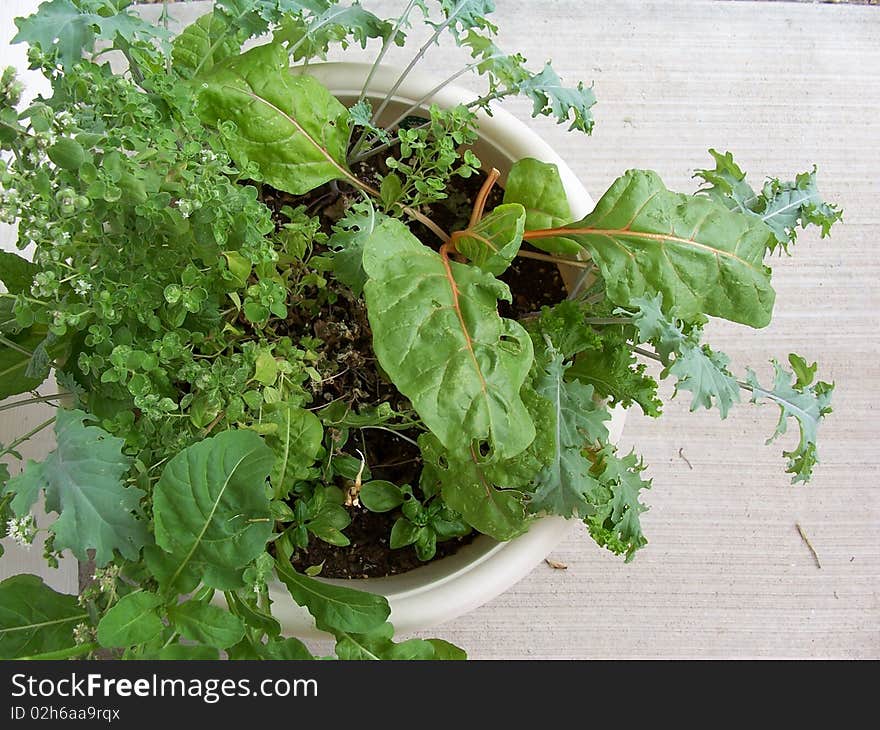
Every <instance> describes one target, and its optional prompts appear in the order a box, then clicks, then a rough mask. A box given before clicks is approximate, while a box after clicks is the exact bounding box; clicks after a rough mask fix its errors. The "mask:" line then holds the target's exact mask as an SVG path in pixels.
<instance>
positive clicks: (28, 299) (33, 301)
mask: <svg viewBox="0 0 880 730" xmlns="http://www.w3.org/2000/svg"><path fill="white" fill-rule="evenodd" d="M0 297H3V298H4V299H24V301H26V302H30V303H31V304H39V305H40V306H41V307H46V306H48V305H47V304H46V302H41V301H40V300H39V299H33V298H32V297H26V296H25V295H24V294H10V293H9V292H5V291H4V292H0Z"/></svg>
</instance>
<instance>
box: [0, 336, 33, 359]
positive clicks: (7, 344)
mask: <svg viewBox="0 0 880 730" xmlns="http://www.w3.org/2000/svg"><path fill="white" fill-rule="evenodd" d="M0 345H3V346H4V347H8V348H9V349H10V350H15V351H16V352H19V353H21V354H22V355H26V356H27V357H33V356H34V353H32V352H31V351H30V350H26V349H25V348H23V347H22V346H21V345H19V344H17V343H15V342H13V341H12V340H7V339H6V338H5V337H3V336H2V335H0Z"/></svg>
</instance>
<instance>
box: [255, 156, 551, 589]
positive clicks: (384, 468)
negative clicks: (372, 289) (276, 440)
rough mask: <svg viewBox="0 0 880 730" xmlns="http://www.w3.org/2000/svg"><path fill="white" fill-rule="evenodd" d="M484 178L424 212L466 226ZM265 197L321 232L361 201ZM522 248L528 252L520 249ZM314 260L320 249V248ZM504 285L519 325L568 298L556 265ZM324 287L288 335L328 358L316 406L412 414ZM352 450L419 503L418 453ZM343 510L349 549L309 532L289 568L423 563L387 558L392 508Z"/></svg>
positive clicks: (385, 447) (273, 193)
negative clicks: (316, 220) (301, 214)
mask: <svg viewBox="0 0 880 730" xmlns="http://www.w3.org/2000/svg"><path fill="white" fill-rule="evenodd" d="M379 164H381V163H379ZM355 172H356V173H357V174H358V176H359V177H360V178H361V179H363V180H367V181H369V182H371V184H372V183H373V182H375V180H374V179H373V178H375V176H376V174H377V172H378V170H376V169H370V168H369V167H364V168H361V169H357V170H355ZM484 180H485V176H484V175H482V174H480V175H473V176H471V177H470V178H467V179H464V178H458V177H455V178H453V179H452V182H451V189H450V190H448V195H449V197H448V198H446V199H445V200H442V201H439V202H437V203H435V204H434V205H432V206H431V207H430V210H429V211H423V212H426V214H427V215H428V217H429V218H431V219H432V220H433V221H434V222H435V223H437V225H439V226H440V227H441V228H442V229H443V230H445V231H448V232H452V231H455V230H461V229H463V228H465V227H466V226H467V223H468V218H469V217H470V212H471V204H472V201H473V200H474V199H475V197H476V195H477V193H478V192H479V190H480V186H481V185H482V183H483V181H484ZM261 196H262V200H263V202H264V203H266V205H268V206H269V207H270V208H271V209H272V210H273V211H274V212H275V215H276V220H277V221H278V222H279V224H280V223H283V222H284V221H286V218H285V217H284V216H282V215H281V212H280V211H281V209H282V207H283V206H285V205H290V206H291V207H296V206H297V205H305V206H306V207H307V209H308V211H309V213H310V214H312V215H318V216H319V217H320V219H321V221H322V227H323V230H324V232H325V233H327V234H329V233H330V232H331V227H332V225H333V223H334V222H335V221H337V220H338V219H339V218H340V217H342V215H344V211H345V209H346V207H347V206H348V204H350V203H351V202H353V201H355V200H358V199H359V196H356V195H355V194H353V193H349V192H347V190H346V189H345V187H344V186H340V187H339V188H336V187H334V186H333V185H332V184H327V185H324V186H322V187H320V188H318V189H316V190H313V191H311V192H310V193H308V194H307V195H304V196H293V195H289V194H287V193H284V192H280V191H277V190H274V189H272V188H269V187H267V186H264V187H263V190H262V192H261ZM502 196H503V191H502V190H501V189H500V188H499V187H497V186H496V187H495V188H494V189H493V190H492V192H491V194H490V196H489V199H488V201H487V205H486V210H491V209H492V208H493V207H494V206H496V205H498V204H499V203H501V200H502ZM410 227H411V230H412V231H413V233H414V234H415V235H416V236H417V237H418V238H419V240H421V241H423V242H425V243H426V244H428V245H431V246H434V247H436V248H439V244H440V242H439V241H438V240H437V238H436V236H435V235H434V234H433V233H431V232H430V231H428V230H427V229H426V228H424V226H422V225H421V224H419V223H413V224H411V226H410ZM524 248H530V247H529V246H528V245H527V244H525V245H524ZM314 253H321V251H320V250H319V249H318V250H315V251H314ZM500 278H501V279H502V280H503V281H504V282H505V283H506V284H507V285H508V286H509V287H510V289H511V293H512V296H513V301H512V302H511V303H507V302H500V303H499V312H500V314H501V315H502V316H503V317H509V318H512V319H517V318H520V317H523V316H525V315H528V314H530V313H533V312H537V311H539V310H540V308H541V307H542V306H545V305H550V304H554V303H556V302H558V301H560V300H561V299H563V298H564V297H565V286H564V284H563V282H562V277H561V276H560V275H559V271H558V269H557V268H556V266H555V265H554V264H551V263H548V262H543V261H537V260H534V259H526V258H517V259H515V260H514V262H513V264H512V265H511V266H510V267H509V268H508V269H507V271H505V272H504V274H503V275H502V276H501V277H500ZM328 287H331V288H332V289H333V291H334V292H335V294H336V295H337V298H336V301H335V302H333V303H332V304H331V303H329V302H324V303H322V304H321V305H320V306H318V305H316V304H315V303H314V300H315V295H316V290H306V291H304V292H302V293H300V294H299V295H297V298H296V299H292V300H291V301H290V302H289V303H288V304H289V306H288V310H289V311H290V313H291V314H290V316H289V318H288V321H287V332H286V334H288V335H289V336H290V337H291V338H292V339H293V340H294V341H297V340H298V339H299V338H301V337H317V338H319V339H321V340H322V341H323V343H324V344H323V346H322V347H321V349H320V351H321V353H322V354H323V357H324V358H325V361H324V362H323V363H322V369H321V372H322V373H329V374H328V375H326V376H325V377H324V379H323V381H322V382H321V383H320V384H318V385H315V386H313V388H314V389H313V397H314V402H313V406H312V407H315V406H320V405H323V404H326V403H330V402H334V401H339V400H343V401H345V402H347V403H348V404H349V405H350V406H351V407H352V409H354V410H358V409H360V408H363V407H366V406H375V405H378V404H380V403H383V402H386V403H390V404H391V406H392V407H393V408H394V409H395V410H405V409H407V408H409V407H410V405H409V401H408V400H407V399H406V398H405V397H404V396H403V395H401V394H400V393H399V392H398V391H397V389H396V388H395V387H394V386H393V385H392V384H391V383H390V382H389V381H388V380H387V379H386V378H385V377H384V375H383V374H382V373H381V372H380V370H379V368H378V367H377V364H376V359H375V355H374V354H373V348H372V332H371V330H370V324H369V320H368V319H367V311H366V306H365V305H364V302H363V300H362V299H359V298H358V297H356V296H354V294H352V292H351V291H349V290H348V289H346V288H345V287H343V286H342V285H340V284H338V283H337V282H335V281H333V280H332V279H331V280H330V281H329V283H328ZM281 334H285V333H281ZM401 433H402V434H403V435H404V436H407V437H409V438H410V439H413V440H415V439H417V438H418V432H417V431H415V430H413V431H403V432H401ZM356 449H360V450H361V451H363V453H364V456H365V458H366V461H367V464H369V466H370V471H371V476H372V478H373V479H382V480H386V481H390V482H394V483H395V484H399V485H403V484H409V485H411V486H412V487H413V489H414V491H415V492H416V494H417V496H419V497H421V496H422V495H420V494H419V490H418V483H419V475H420V474H421V470H422V463H421V456H420V453H419V449H418V448H417V447H416V446H414V445H413V444H411V443H410V442H409V441H408V440H406V439H403V438H399V437H397V436H396V435H394V434H392V433H389V432H387V431H379V430H374V429H362V430H359V431H352V434H351V437H350V439H349V443H348V444H346V446H345V447H343V449H342V451H343V452H345V453H349V454H351V455H353V456H356V453H355V450H356ZM340 486H344V485H340ZM346 509H347V510H348V512H349V515H350V517H351V524H350V525H349V526H348V527H347V528H346V529H345V530H344V532H345V534H346V536H347V537H348V538H349V540H350V541H351V544H350V545H348V546H345V547H340V546H336V545H330V544H329V543H326V542H324V541H323V540H320V539H318V538H316V537H315V536H314V535H311V534H310V535H309V544H308V546H307V547H306V548H305V549H304V550H298V551H297V552H296V553H294V556H293V559H292V561H291V562H292V564H293V567H294V568H296V569H297V570H300V571H304V570H305V569H306V568H308V567H310V566H317V565H322V568H321V573H320V575H322V576H324V577H327V578H366V577H382V576H387V575H396V574H399V573H405V572H407V571H409V570H412V569H414V568H417V567H419V566H421V565H424V563H423V562H422V561H420V560H419V559H418V557H417V556H416V552H415V549H414V548H413V547H412V546H408V547H406V548H400V549H396V550H392V549H391V548H390V547H389V545H388V541H389V537H390V534H391V528H392V526H393V525H394V522H395V521H396V520H397V518H398V517H399V516H400V513H399V511H398V510H394V511H391V512H386V513H383V514H377V513H374V512H370V511H368V510H367V509H365V508H364V507H362V506H349V507H346ZM474 537H475V535H473V534H472V535H468V536H465V537H463V538H458V539H454V540H449V541H446V542H442V543H438V545H437V554H436V556H435V557H434V560H439V559H440V558H444V557H446V556H448V555H452V554H453V553H455V552H456V551H457V550H458V549H459V548H460V547H461V546H462V545H466V544H468V543H470V542H471V541H472V540H473V539H474Z"/></svg>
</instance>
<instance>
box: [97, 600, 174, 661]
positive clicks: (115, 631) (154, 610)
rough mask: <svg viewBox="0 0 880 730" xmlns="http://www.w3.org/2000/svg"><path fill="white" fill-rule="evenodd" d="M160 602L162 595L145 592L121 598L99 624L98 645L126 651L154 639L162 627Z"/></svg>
mask: <svg viewBox="0 0 880 730" xmlns="http://www.w3.org/2000/svg"><path fill="white" fill-rule="evenodd" d="M162 603H163V601H162V598H161V596H158V595H156V594H155V593H148V592H146V591H137V592H136V593H130V594H128V595H127V596H124V597H123V598H120V599H119V602H118V603H117V604H116V605H114V606H113V608H111V609H110V610H109V611H107V613H105V614H104V615H103V616H102V617H101V621H100V623H98V643H100V644H101V646H104V647H108V648H119V649H125V648H127V647H129V646H135V645H136V644H144V643H146V642H148V641H150V640H152V639H155V638H156V637H157V636H158V635H159V634H161V633H162V631H163V630H164V628H165V626H164V624H163V623H162V619H161V618H159V610H158V609H159V607H160V606H161V605H162Z"/></svg>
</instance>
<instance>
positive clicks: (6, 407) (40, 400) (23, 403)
mask: <svg viewBox="0 0 880 730" xmlns="http://www.w3.org/2000/svg"><path fill="white" fill-rule="evenodd" d="M65 395H70V393H53V394H52V395H41V396H40V397H39V398H26V399H25V400H18V401H15V403H4V404H3V405H0V411H9V410H11V409H13V408H18V407H19V406H29V405H31V404H32V403H47V402H49V401H53V400H57V399H58V398H63V397H64V396H65Z"/></svg>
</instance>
